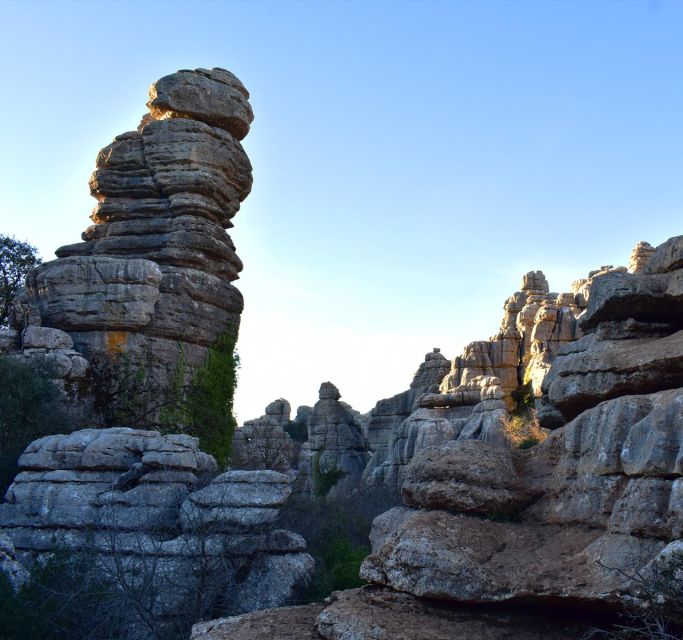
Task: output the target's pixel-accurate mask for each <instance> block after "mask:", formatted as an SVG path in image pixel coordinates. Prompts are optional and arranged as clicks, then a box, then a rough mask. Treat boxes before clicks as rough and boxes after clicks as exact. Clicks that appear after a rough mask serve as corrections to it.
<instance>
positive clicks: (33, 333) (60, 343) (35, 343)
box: [21, 326, 74, 349]
mask: <svg viewBox="0 0 683 640" xmlns="http://www.w3.org/2000/svg"><path fill="white" fill-rule="evenodd" d="M21 340H22V345H23V348H24V349H73V346H74V341H73V340H72V339H71V336H70V335H69V334H68V333H66V332H64V331H60V330H59V329H50V328H49V327H35V326H29V327H26V330H25V331H24V332H23V333H22V334H21Z"/></svg>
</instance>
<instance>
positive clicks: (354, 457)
mask: <svg viewBox="0 0 683 640" xmlns="http://www.w3.org/2000/svg"><path fill="white" fill-rule="evenodd" d="M318 396H319V400H318V402H317V403H316V404H315V406H314V407H313V411H312V413H311V415H310V416H309V418H308V451H307V456H308V455H310V458H309V462H308V465H307V466H308V469H306V468H305V467H303V465H302V468H301V470H302V471H303V472H304V473H308V485H309V487H310V489H311V491H313V492H314V493H321V492H322V493H326V492H327V491H328V490H329V489H330V488H332V487H334V490H335V491H336V492H339V493H342V494H344V493H348V492H350V491H352V490H353V489H354V488H355V487H356V485H357V484H358V483H359V481H360V478H361V474H362V473H363V470H364V469H365V465H366V464H367V461H368V458H369V457H370V454H369V452H368V444H367V440H366V438H365V436H364V435H363V428H362V426H361V423H360V420H359V414H358V412H355V411H353V409H351V408H350V407H349V406H348V405H347V404H345V403H343V402H340V400H339V399H340V398H341V394H340V393H339V389H337V387H335V386H334V385H333V384H332V383H331V382H323V383H322V384H321V385H320V391H319V394H318Z"/></svg>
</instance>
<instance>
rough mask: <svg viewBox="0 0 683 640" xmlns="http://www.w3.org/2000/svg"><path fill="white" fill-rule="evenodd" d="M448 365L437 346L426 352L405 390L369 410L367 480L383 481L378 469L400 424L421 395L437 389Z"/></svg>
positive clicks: (378, 482) (384, 459)
mask: <svg viewBox="0 0 683 640" xmlns="http://www.w3.org/2000/svg"><path fill="white" fill-rule="evenodd" d="M449 369H450V364H449V361H448V360H447V359H446V358H445V357H444V355H443V354H442V353H441V350H440V349H438V348H435V349H433V350H432V351H431V352H430V353H428V354H427V355H425V358H424V361H423V362H422V363H420V366H419V367H418V369H417V371H416V372H415V374H414V375H413V381H412V382H411V383H410V387H409V388H408V389H407V390H406V391H403V392H402V393H398V394H396V395H395V396H392V397H391V398H386V399H384V400H380V401H379V402H377V404H376V405H375V407H374V408H373V409H372V411H371V412H370V415H369V419H368V426H367V439H368V446H369V447H370V450H371V452H372V458H371V459H370V461H369V462H368V465H367V468H366V470H365V474H364V482H365V483H366V484H367V483H371V484H380V483H382V482H383V478H384V471H383V470H382V471H377V470H378V469H379V467H380V466H381V465H382V464H383V463H384V462H385V461H386V460H387V457H388V455H389V453H390V451H391V449H392V443H393V440H394V436H395V434H396V433H397V431H398V429H399V427H400V426H401V424H402V423H403V422H404V421H405V420H406V418H408V416H410V414H411V413H412V412H413V410H414V409H415V408H416V405H415V403H416V400H417V399H418V398H419V397H420V396H422V395H423V394H425V393H434V392H437V391H438V388H439V384H441V381H442V380H443V378H444V376H445V375H446V374H447V373H448V371H449Z"/></svg>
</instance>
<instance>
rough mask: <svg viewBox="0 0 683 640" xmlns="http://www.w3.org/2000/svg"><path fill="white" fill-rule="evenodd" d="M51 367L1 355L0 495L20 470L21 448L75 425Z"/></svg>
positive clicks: (63, 431)
mask: <svg viewBox="0 0 683 640" xmlns="http://www.w3.org/2000/svg"><path fill="white" fill-rule="evenodd" d="M50 373H51V372H50V368H49V367H48V366H47V365H45V366H40V365H38V366H33V365H28V364H26V363H24V362H21V361H19V360H17V359H15V358H11V357H9V356H0V380H2V386H1V387H0V496H3V495H4V494H5V491H6V490H7V487H8V486H9V485H10V484H11V482H12V480H13V478H14V476H15V475H16V472H17V460H18V458H19V456H20V455H21V453H22V451H23V450H24V449H25V448H26V447H27V446H28V444H29V443H31V442H32V441H33V440H35V439H36V438H41V437H43V436H47V435H53V434H56V433H66V432H68V431H72V430H73V428H74V427H75V426H76V425H74V424H72V419H71V416H70V414H69V412H68V411H67V408H66V406H65V403H64V396H63V394H62V392H61V391H60V390H59V388H58V387H57V386H56V385H55V383H54V382H53V381H52V379H51V377H50Z"/></svg>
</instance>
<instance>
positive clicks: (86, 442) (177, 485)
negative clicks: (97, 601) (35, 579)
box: [0, 428, 314, 637]
mask: <svg viewBox="0 0 683 640" xmlns="http://www.w3.org/2000/svg"><path fill="white" fill-rule="evenodd" d="M197 444H198V441H197V439H196V438H192V437H190V436H187V435H166V436H162V435H160V434H159V433H158V432H156V431H141V430H134V429H125V428H113V429H101V430H97V429H86V430H83V431H76V432H74V433H72V434H70V435H58V436H47V437H45V438H41V439H40V440H36V441H35V442H33V443H32V444H31V445H29V447H27V449H26V450H25V451H24V453H23V454H22V456H21V458H20V459H19V469H20V472H19V474H18V475H17V477H16V478H15V480H14V482H13V484H12V485H11V486H10V488H9V489H8V491H7V494H6V496H5V502H3V503H2V504H0V532H1V534H2V535H0V568H1V569H2V570H3V571H5V572H8V573H10V575H16V576H17V578H16V579H17V580H19V579H21V578H22V576H21V574H20V570H19V569H18V568H17V566H15V565H16V559H18V560H20V561H22V563H23V564H24V565H25V566H31V564H32V563H33V562H34V561H35V560H37V559H41V558H45V557H47V556H49V554H51V553H54V552H55V551H59V550H68V552H69V555H70V556H71V557H74V558H79V557H80V558H82V559H85V560H87V562H88V565H89V567H90V569H91V570H92V571H93V572H94V573H95V574H96V575H97V576H98V579H101V580H102V581H103V582H104V584H105V585H107V584H109V582H108V581H111V583H112V584H111V585H110V586H112V587H113V588H115V589H122V588H124V587H125V585H126V584H130V583H131V582H132V583H134V582H135V580H136V577H138V578H139V579H140V580H145V581H148V582H149V585H150V588H149V590H148V592H149V594H150V596H149V597H154V600H152V601H150V602H144V603H143V602H141V603H140V605H141V607H143V608H144V607H148V608H149V612H153V615H154V617H155V618H156V619H158V620H159V621H160V623H161V624H162V625H167V626H168V627H169V628H172V627H173V625H174V623H175V622H176V621H178V620H179V619H182V618H183V616H185V617H186V616H192V615H194V616H196V615H203V614H202V613H201V610H197V609H192V607H191V606H190V605H189V604H188V603H195V604H196V603H199V604H200V605H201V607H200V608H203V610H205V611H209V610H211V609H212V608H213V607H214V606H217V604H218V603H221V602H222V603H225V602H227V603H229V605H230V608H232V609H234V611H235V612H240V611H252V610H255V609H261V608H264V607H274V606H280V605H283V604H287V603H288V602H289V601H290V600H291V599H292V597H293V595H294V592H295V590H296V589H297V588H298V587H299V586H300V585H302V584H305V583H306V581H307V580H308V579H309V577H310V575H311V573H312V571H313V565H314V562H313V559H312V558H311V556H310V555H308V554H307V553H306V542H305V541H304V539H303V538H301V536H298V535H296V534H294V533H292V532H290V531H285V530H280V529H275V527H273V526H272V523H273V522H274V521H275V519H276V517H277V515H278V511H279V509H280V507H281V506H282V505H283V503H284V502H285V501H286V500H287V498H288V497H289V495H290V493H291V491H292V488H291V485H290V480H289V478H288V476H286V475H284V474H281V473H278V472H276V471H228V472H226V473H223V474H220V475H218V476H216V477H214V478H213V479H211V477H212V476H213V475H214V474H215V471H216V462H215V461H214V459H213V458H212V457H211V456H209V455H208V454H205V453H203V452H201V451H200V450H199V449H198V448H197ZM3 540H5V542H4V543H3ZM9 542H11V544H9ZM12 562H14V563H15V564H14V565H12V564H11V563H12ZM18 572H19V573H18ZM195 619H196V618H195ZM131 624H132V626H131V629H132V628H133V627H135V626H136V625H135V624H134V621H133V620H132V621H131ZM131 633H132V631H131ZM131 637H138V636H136V635H135V634H134V633H133V635H132V636H131ZM139 637H149V636H146V635H144V633H143V634H142V635H141V636H139Z"/></svg>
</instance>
